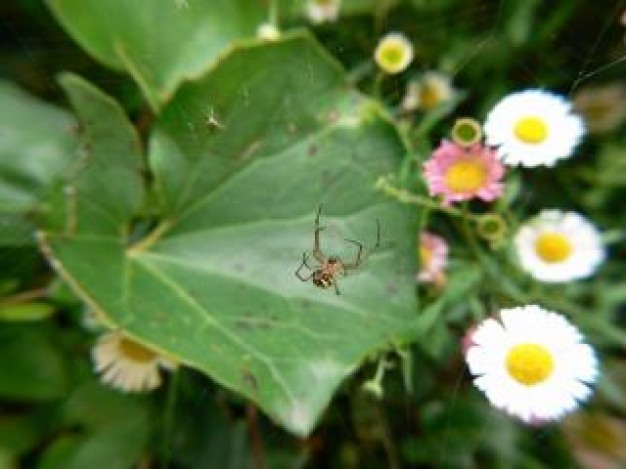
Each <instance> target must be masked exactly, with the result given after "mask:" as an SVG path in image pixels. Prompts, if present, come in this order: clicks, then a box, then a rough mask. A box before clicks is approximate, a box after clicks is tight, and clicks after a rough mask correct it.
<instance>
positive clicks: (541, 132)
mask: <svg viewBox="0 0 626 469" xmlns="http://www.w3.org/2000/svg"><path fill="white" fill-rule="evenodd" d="M515 135H516V136H517V138H519V139H520V140H521V141H522V142H524V143H531V144H533V143H541V142H543V141H544V140H545V139H546V137H547V136H548V127H547V126H546V124H545V123H544V121H543V120H541V119H539V118H538V117H524V118H523V119H520V120H519V121H517V124H515Z"/></svg>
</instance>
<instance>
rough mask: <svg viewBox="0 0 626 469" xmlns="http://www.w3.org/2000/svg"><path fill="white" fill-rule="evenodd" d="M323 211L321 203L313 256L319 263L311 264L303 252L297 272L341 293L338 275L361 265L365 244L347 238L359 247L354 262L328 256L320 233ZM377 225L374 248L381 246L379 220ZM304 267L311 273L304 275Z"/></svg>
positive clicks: (317, 283) (316, 219) (316, 223)
mask: <svg viewBox="0 0 626 469" xmlns="http://www.w3.org/2000/svg"><path fill="white" fill-rule="evenodd" d="M321 212H322V206H321V205H320V207H319V209H318V210H317V216H316V217H315V231H314V235H313V257H314V258H315V260H316V261H317V262H318V264H319V265H317V266H315V267H312V266H310V265H309V258H308V256H307V253H306V252H303V253H302V263H301V264H300V267H298V269H297V270H296V272H295V274H296V277H298V278H299V279H300V280H301V281H303V282H308V281H309V280H310V281H311V282H312V283H313V285H315V286H316V287H319V288H329V287H331V286H332V287H334V288H335V293H336V294H337V295H339V294H340V293H339V285H338V282H337V277H338V276H340V275H341V276H345V275H347V273H348V272H349V271H351V270H355V269H358V268H359V267H360V266H361V263H362V260H363V256H362V255H363V244H362V243H360V242H359V241H355V240H353V239H348V238H346V241H348V242H350V243H352V244H354V245H356V246H357V247H358V251H357V255H356V259H355V260H354V261H353V262H344V261H343V260H342V259H341V258H340V257H338V256H326V255H325V254H324V252H323V251H322V248H321V245H320V233H321V232H322V231H323V230H324V227H321V226H320V224H319V222H320V214H321ZM376 227H377V233H376V245H375V246H374V248H372V250H374V249H376V248H378V247H379V246H380V223H379V222H378V220H376ZM370 252H371V251H370ZM304 267H306V268H307V269H309V271H310V273H309V274H308V275H302V273H301V272H302V269H303V268H304Z"/></svg>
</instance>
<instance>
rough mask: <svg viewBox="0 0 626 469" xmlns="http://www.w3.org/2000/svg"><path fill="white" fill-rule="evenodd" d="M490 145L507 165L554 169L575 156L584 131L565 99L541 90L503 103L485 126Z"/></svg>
mask: <svg viewBox="0 0 626 469" xmlns="http://www.w3.org/2000/svg"><path fill="white" fill-rule="evenodd" d="M484 131H485V137H486V139H487V143H488V144H489V145H493V146H497V147H498V155H499V156H500V158H501V159H502V161H503V162H504V163H506V164H508V165H512V166H515V165H518V164H521V165H522V166H526V167H534V166H541V165H544V166H553V165H554V164H555V163H556V161H557V160H559V159H561V158H567V157H569V156H571V155H572V153H573V151H574V148H575V147H576V145H578V143H579V142H580V140H581V138H582V136H583V134H584V133H585V128H584V124H583V120H582V119H581V118H580V117H579V116H578V115H576V114H573V113H572V105H571V103H570V102H569V101H567V100H566V99H565V98H563V97H561V96H558V95H555V94H552V93H549V92H546V91H541V90H527V91H522V92H519V93H513V94H510V95H509V96H507V97H506V98H504V99H503V100H501V101H500V102H499V103H498V104H496V106H495V107H494V108H493V109H492V110H491V112H490V113H489V115H488V116H487V120H486V122H485V126H484Z"/></svg>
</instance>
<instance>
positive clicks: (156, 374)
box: [91, 331, 177, 392]
mask: <svg viewBox="0 0 626 469" xmlns="http://www.w3.org/2000/svg"><path fill="white" fill-rule="evenodd" d="M91 355H92V358H93V360H94V363H95V370H96V372H97V373H100V374H101V376H100V379H101V380H102V381H103V382H105V383H108V384H110V385H112V386H113V387H115V388H118V389H121V390H122V391H125V392H142V391H150V390H152V389H155V388H157V387H159V386H160V385H161V373H160V371H159V367H163V368H165V369H168V370H174V369H175V368H176V367H177V364H176V363H175V362H174V361H172V360H170V359H167V358H165V357H163V356H161V355H159V354H158V353H156V352H154V351H152V350H150V349H149V348H146V347H145V346H143V345H141V344H139V343H137V342H135V341H133V340H131V339H129V338H127V337H125V336H124V335H123V334H122V333H121V332H119V331H114V332H108V333H106V334H103V335H102V336H100V338H99V339H98V342H97V343H96V345H94V347H93V348H92V350H91Z"/></svg>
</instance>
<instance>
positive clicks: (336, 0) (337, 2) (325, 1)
mask: <svg viewBox="0 0 626 469" xmlns="http://www.w3.org/2000/svg"><path fill="white" fill-rule="evenodd" d="M340 8H341V0H308V2H307V3H306V16H307V18H309V20H311V22H312V23H315V24H320V23H324V22H330V21H336V20H337V18H339V9H340Z"/></svg>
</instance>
